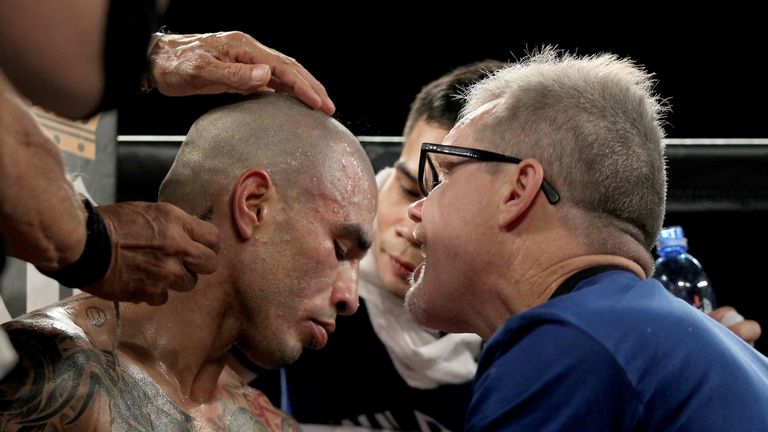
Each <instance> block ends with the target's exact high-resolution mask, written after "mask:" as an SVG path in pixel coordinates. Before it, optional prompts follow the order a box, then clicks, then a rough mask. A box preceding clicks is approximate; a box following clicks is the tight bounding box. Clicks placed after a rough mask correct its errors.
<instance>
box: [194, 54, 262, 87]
mask: <svg viewBox="0 0 768 432" xmlns="http://www.w3.org/2000/svg"><path fill="white" fill-rule="evenodd" d="M197 75H198V76H197V77H195V81H197V82H199V83H203V84H202V85H200V88H199V90H198V93H220V92H226V93H242V94H249V93H255V92H257V91H259V90H260V89H261V88H262V87H264V86H266V85H267V84H268V83H269V80H270V79H271V78H272V72H271V70H270V67H269V66H268V65H265V64H243V63H226V62H222V61H219V60H212V61H210V62H207V63H205V64H204V65H203V66H201V67H200V68H199V70H198V71H197Z"/></svg>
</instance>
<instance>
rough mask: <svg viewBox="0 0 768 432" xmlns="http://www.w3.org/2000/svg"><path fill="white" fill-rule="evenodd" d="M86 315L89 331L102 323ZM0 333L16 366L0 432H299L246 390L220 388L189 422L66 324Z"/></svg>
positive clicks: (135, 370)
mask: <svg viewBox="0 0 768 432" xmlns="http://www.w3.org/2000/svg"><path fill="white" fill-rule="evenodd" d="M102 314H104V316H102ZM85 316H86V317H87V319H88V321H89V323H90V324H92V325H94V326H96V327H100V326H101V325H103V324H104V321H105V320H106V314H105V313H104V311H102V310H101V309H98V308H94V307H89V308H87V309H86V310H85ZM3 327H4V329H5V331H6V332H7V333H8V335H9V337H10V338H11V340H12V341H13V345H14V347H15V348H16V350H17V351H18V354H19V359H20V360H19V364H18V365H17V366H16V368H15V369H14V370H13V371H12V372H11V373H9V374H8V375H7V376H6V377H5V378H4V379H3V380H2V381H0V432H4V431H16V430H18V431H44V430H46V431H47V430H73V431H74V430H86V429H87V430H110V431H125V432H128V431H131V432H133V431H136V432H139V431H179V432H181V431H194V430H230V431H262V430H264V431H267V430H269V431H271V430H281V431H292V430H299V428H298V425H297V424H296V423H295V422H294V421H293V420H292V419H290V418H289V417H287V416H286V415H285V414H284V413H282V412H281V411H279V410H277V409H276V408H274V407H273V406H272V405H271V404H270V403H269V401H268V400H267V399H266V397H265V396H264V395H263V394H261V393H260V392H257V391H256V390H253V389H249V388H247V386H245V385H243V386H242V388H239V389H238V388H236V386H235V385H230V386H229V388H220V389H219V390H217V399H216V401H215V404H214V405H215V407H214V408H213V409H212V410H209V412H210V415H206V417H207V418H204V419H201V418H194V417H193V416H191V415H190V414H188V413H186V412H184V410H182V409H181V408H180V407H179V406H178V405H177V404H176V403H175V402H174V401H173V400H172V399H171V398H170V397H169V396H168V394H167V393H166V392H165V391H164V390H163V389H162V388H161V387H160V386H159V385H158V384H157V383H155V382H153V381H152V380H151V379H149V378H148V376H147V375H146V374H145V373H143V372H142V370H141V369H140V368H139V367H136V366H131V365H125V364H123V363H120V364H118V363H117V356H116V355H115V354H114V353H113V352H111V351H108V350H100V349H97V348H96V347H95V345H94V344H93V342H92V341H91V340H90V338H89V337H88V335H87V334H86V333H85V332H83V330H82V329H80V328H79V327H77V326H76V325H75V324H74V323H72V322H71V321H65V320H63V319H61V318H58V317H57V318H54V316H52V315H48V314H45V313H42V312H38V313H34V314H30V315H27V316H25V317H24V319H23V320H15V321H11V322H9V323H7V324H5V325H4V326H3Z"/></svg>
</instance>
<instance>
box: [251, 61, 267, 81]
mask: <svg viewBox="0 0 768 432" xmlns="http://www.w3.org/2000/svg"><path fill="white" fill-rule="evenodd" d="M268 73H269V66H265V65H258V66H256V67H254V68H253V70H252V71H251V79H252V80H254V81H259V82H261V81H266V80H267V74H268Z"/></svg>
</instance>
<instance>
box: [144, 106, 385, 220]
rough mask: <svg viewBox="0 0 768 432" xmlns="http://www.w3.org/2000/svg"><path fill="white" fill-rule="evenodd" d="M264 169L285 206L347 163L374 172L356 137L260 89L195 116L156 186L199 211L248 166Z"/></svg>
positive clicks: (162, 196) (335, 179) (165, 196)
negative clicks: (160, 182) (260, 91)
mask: <svg viewBox="0 0 768 432" xmlns="http://www.w3.org/2000/svg"><path fill="white" fill-rule="evenodd" d="M250 168H261V169H263V170H264V171H266V172H267V173H268V174H269V176H270V178H271V180H272V182H273V184H274V185H275V188H276V189H277V190H278V191H280V194H281V195H282V196H283V197H284V198H286V199H285V201H286V203H288V204H291V203H296V202H301V201H302V200H295V199H292V198H293V197H295V196H297V195H298V194H300V193H303V192H308V191H310V190H316V189H317V186H318V185H320V184H324V185H328V186H331V187H337V186H343V185H339V181H340V180H341V177H342V173H345V174H346V173H349V171H350V169H352V170H355V171H358V175H359V174H362V175H363V176H366V177H370V178H372V177H373V168H372V167H371V165H370V162H369V161H368V158H367V156H366V154H365V152H364V150H363V149H362V147H361V146H360V144H359V142H358V141H357V139H356V138H355V137H354V135H352V133H351V132H349V130H347V129H346V128H345V127H344V126H342V125H341V124H340V123H339V122H337V121H336V120H334V119H332V118H331V117H328V116H327V115H325V114H323V113H322V112H320V111H315V110H312V109H310V108H308V107H307V106H305V105H303V104H302V103H300V102H298V101H297V100H295V99H294V98H291V97H288V96H283V95H260V96H257V97H255V98H251V99H249V100H246V101H243V102H239V103H236V104H232V105H228V106H224V107H220V108H217V109H214V110H212V111H210V112H208V113H207V114H205V115H203V116H202V117H201V118H200V119H198V120H197V121H196V122H195V124H194V125H192V128H191V129H190V131H189V133H188V134H187V137H186V139H185V140H184V143H183V144H182V146H181V148H180V149H179V153H178V155H177V156H176V160H175V161H174V163H173V166H172V167H171V169H170V171H169V172H168V175H167V176H166V178H165V180H164V181H163V183H162V185H161V186H160V193H159V200H160V201H167V202H170V203H173V204H175V205H177V206H179V207H181V208H183V209H184V210H186V211H187V212H189V213H191V214H194V215H198V216H199V215H203V214H205V213H206V212H207V211H208V209H210V208H211V207H212V206H213V202H214V201H215V200H217V199H220V198H222V196H224V197H226V196H227V195H228V193H229V192H230V190H231V189H230V188H231V186H232V185H233V183H234V181H235V180H236V179H237V177H238V176H239V175H240V174H241V173H242V172H244V171H245V170H247V169H250Z"/></svg>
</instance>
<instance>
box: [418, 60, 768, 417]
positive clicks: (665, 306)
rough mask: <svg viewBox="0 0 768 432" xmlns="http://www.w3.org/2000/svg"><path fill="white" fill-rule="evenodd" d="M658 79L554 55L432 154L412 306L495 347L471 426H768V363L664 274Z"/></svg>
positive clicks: (481, 372)
mask: <svg viewBox="0 0 768 432" xmlns="http://www.w3.org/2000/svg"><path fill="white" fill-rule="evenodd" d="M652 85H653V82H652V80H651V79H650V75H649V74H648V73H646V72H645V71H643V70H642V69H640V68H638V67H637V66H635V65H634V64H633V63H632V62H631V61H628V60H622V59H619V58H617V57H616V56H614V55H610V54H604V55H597V56H588V57H576V56H571V55H567V54H561V53H558V52H557V51H555V50H554V49H550V48H545V49H543V50H542V51H541V52H540V53H538V54H535V55H532V56H530V57H528V58H526V59H524V60H523V61H521V62H519V63H517V64H513V65H511V66H509V67H507V68H504V69H501V70H499V71H498V72H496V73H495V74H494V75H493V76H491V77H489V78H487V79H485V80H483V81H481V82H480V83H478V84H477V85H475V86H473V87H472V88H471V90H470V92H469V93H468V96H467V101H466V106H465V107H464V109H463V110H462V114H461V116H460V119H459V122H458V123H457V125H456V126H455V127H454V128H453V129H452V130H451V132H450V133H449V134H448V136H447V137H446V139H445V141H444V143H443V145H440V144H430V143H425V144H423V145H422V149H421V155H420V161H419V183H420V187H421V189H422V192H423V194H424V195H425V196H426V198H424V199H422V200H420V201H418V202H416V203H414V204H413V205H411V207H410V208H409V215H410V217H411V218H412V219H413V220H414V221H416V222H417V225H416V227H415V228H414V238H415V240H416V241H417V242H418V243H419V244H420V246H421V249H422V254H423V255H424V256H425V263H423V264H422V265H420V266H419V267H418V268H416V270H415V271H414V274H413V276H412V286H411V288H410V290H409V292H408V293H407V295H406V306H407V307H408V309H409V310H410V311H411V313H412V314H413V315H414V316H415V317H416V319H417V320H418V321H420V322H421V323H422V324H424V325H426V326H428V327H432V328H435V329H438V330H444V331H449V332H475V333H477V334H479V335H480V336H482V337H483V339H485V340H487V341H488V344H487V346H486V347H485V350H484V352H483V354H482V357H481V359H480V363H479V367H478V371H477V376H476V378H475V383H474V389H473V399H472V402H471V403H470V408H469V412H468V415H467V421H466V429H467V430H470V431H480V430H483V431H485V430H494V431H497V430H548V431H551V430H563V431H565V430H567V431H582V430H583V431H638V430H652V431H662V430H690V431H709V430H712V431H721V430H740V431H742V430H768V411H767V410H766V409H765V407H766V403H767V402H768V360H767V359H766V358H765V357H764V356H762V355H761V354H760V353H758V352H757V351H755V350H754V349H753V348H752V347H750V346H749V345H747V344H746V343H745V342H744V341H742V340H740V339H739V338H738V337H736V336H735V335H734V334H733V333H731V332H730V331H728V330H727V329H726V328H725V327H723V326H722V325H720V324H718V323H717V322H716V321H714V320H713V319H711V318H710V317H708V316H706V315H705V314H702V313H701V312H699V311H697V310H695V309H694V308H691V307H690V306H689V305H687V304H685V303H684V302H682V301H680V300H679V299H676V298H674V297H673V296H672V295H671V294H670V293H668V292H667V291H666V290H665V289H664V288H663V287H662V286H661V285H660V284H659V283H658V282H657V281H655V280H653V279H651V278H650V276H651V274H652V272H653V258H652V256H651V253H650V249H651V247H652V245H653V243H654V240H655V238H656V236H657V234H658V232H659V230H660V228H661V224H662V219H663V216H664V207H665V193H666V191H665V189H666V175H665V167H664V146H663V136H664V134H663V131H662V128H661V117H662V115H663V112H664V110H665V108H664V107H663V106H662V105H661V104H660V103H659V101H658V99H657V97H656V96H654V95H653V94H652Z"/></svg>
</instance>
